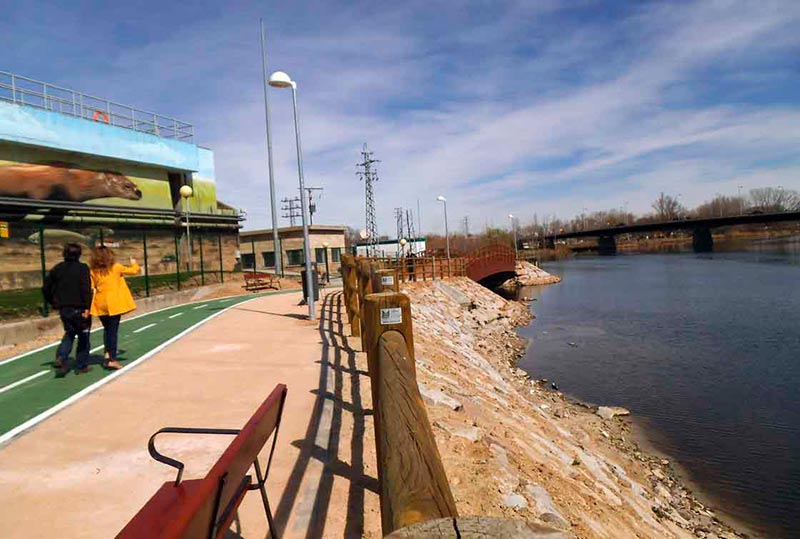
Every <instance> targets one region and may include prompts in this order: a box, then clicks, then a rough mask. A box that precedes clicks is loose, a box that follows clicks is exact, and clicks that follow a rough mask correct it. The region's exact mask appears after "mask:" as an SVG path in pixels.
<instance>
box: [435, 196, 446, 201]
mask: <svg viewBox="0 0 800 539" xmlns="http://www.w3.org/2000/svg"><path fill="white" fill-rule="evenodd" d="M436 200H438V201H439V202H447V199H446V198H444V195H439V196H438V197H436Z"/></svg>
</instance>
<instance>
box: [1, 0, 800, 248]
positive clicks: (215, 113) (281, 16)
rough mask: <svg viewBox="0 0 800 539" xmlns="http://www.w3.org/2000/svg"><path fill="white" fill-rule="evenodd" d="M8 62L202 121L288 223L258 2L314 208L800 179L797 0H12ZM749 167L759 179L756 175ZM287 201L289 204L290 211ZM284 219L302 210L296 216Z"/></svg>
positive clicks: (620, 203) (288, 184)
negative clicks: (367, 174)
mask: <svg viewBox="0 0 800 539" xmlns="http://www.w3.org/2000/svg"><path fill="white" fill-rule="evenodd" d="M0 6H2V12H3V17H2V18H0V70H4V71H10V72H13V73H17V74H20V75H24V76H28V77H32V78H35V79H38V80H43V81H47V82H52V83H54V84H58V85H62V86H66V87H68V88H72V89H75V90H78V91H82V92H85V93H89V94H94V95H99V96H102V97H106V98H108V99H112V100H114V101H117V102H121V103H126V104H130V105H133V106H136V107H138V108H141V109H145V110H153V111H156V112H159V113H161V114H164V115H167V116H174V117H177V118H179V119H182V120H185V121H188V122H190V123H193V124H194V125H195V134H196V140H197V142H198V143H200V144H201V145H203V146H206V147H209V148H211V149H212V150H214V152H215V160H216V178H217V186H218V196H219V198H220V199H221V200H223V201H225V202H226V203H228V204H231V205H233V206H236V207H239V208H244V209H246V210H247V216H248V219H247V222H246V225H245V228H247V229H253V228H265V227H269V226H270V225H271V214H270V211H269V187H268V172H267V153H266V139H265V123H264V97H263V88H262V82H261V58H260V50H259V33H258V32H259V30H258V20H259V18H263V19H264V24H265V28H266V32H267V55H268V64H269V70H270V71H273V70H278V69H280V70H283V71H286V72H288V73H289V74H290V75H291V77H292V78H293V79H294V80H295V81H297V85H298V94H297V95H298V105H299V116H300V129H301V137H302V149H303V157H304V170H305V180H306V185H307V186H318V187H323V188H324V191H323V192H322V195H321V198H320V200H319V202H318V205H317V207H318V213H317V214H316V215H315V222H316V223H326V224H346V225H350V226H353V227H356V228H363V227H364V184H363V182H361V181H359V179H358V177H357V176H356V166H355V165H356V163H357V162H358V161H359V160H360V153H359V152H360V150H361V147H362V145H363V144H364V143H365V142H366V143H367V144H368V145H369V147H370V149H371V150H373V151H374V157H375V158H376V159H379V160H380V163H379V164H378V173H379V177H380V179H379V181H378V182H377V184H376V185H375V198H376V206H377V216H378V225H379V226H378V227H379V232H380V233H382V234H389V235H394V231H395V222H394V208H396V207H405V208H411V209H412V210H414V213H416V209H417V201H419V207H420V210H421V211H420V215H419V217H420V221H421V223H417V229H418V230H421V231H422V232H423V233H433V232H439V233H441V232H442V231H443V229H444V224H443V215H442V207H441V205H440V204H438V203H437V202H436V197H437V196H438V195H444V196H446V197H447V211H448V217H449V222H450V228H451V231H453V230H459V229H461V226H462V220H463V218H464V217H465V216H467V217H469V222H470V229H471V231H472V232H476V231H480V230H481V229H483V228H484V227H485V226H502V227H505V226H508V222H509V219H508V214H509V213H513V214H514V215H515V216H517V217H518V218H519V219H520V222H521V223H522V224H525V223H527V222H530V221H532V219H533V216H534V214H536V215H538V217H539V219H540V220H541V219H542V218H543V217H545V216H554V215H555V216H558V217H561V218H570V217H572V216H574V215H576V214H579V213H581V212H582V211H584V209H585V210H586V211H589V212H591V211H595V210H608V209H614V208H626V209H627V210H629V211H632V212H636V213H645V212H648V211H650V210H651V207H650V205H651V203H652V201H653V200H654V199H655V198H656V197H657V196H658V194H659V193H660V192H665V193H667V194H671V195H673V196H679V200H680V201H681V202H682V203H683V204H684V205H686V206H689V207H691V206H694V205H696V204H699V203H701V202H703V201H704V200H707V199H710V198H712V197H714V196H715V195H716V194H717V193H720V194H725V195H736V194H737V193H738V192H739V189H741V190H742V191H743V192H745V193H746V192H747V191H748V190H749V189H753V188H757V187H764V186H776V187H777V186H782V187H784V188H786V189H798V190H800V153H799V152H798V148H799V147H800V73H798V70H799V69H800V54H798V53H799V52H800V32H798V31H797V28H798V27H800V2H797V1H795V0H786V1H769V0H759V1H753V2H744V1H732V0H730V1H729V0H724V1H723V0H720V1H715V0H707V1H702V2H691V1H685V2H683V1H670V2H619V1H608V2H602V1H582V0H563V1H559V0H541V1H499V0H497V1H488V0H487V1H477V0H476V1H473V2H458V1H450V2H439V1H436V0H427V1H415V0H411V1H406V2H391V3H390V2H374V1H373V2H334V1H318V2H304V1H296V2H236V1H227V2H219V1H217V2H207V1H203V0H194V1H192V2H163V1H158V2H157V1H151V0H138V1H137V0H131V1H127V2H93V1H84V0H69V1H67V0H63V1H53V2H39V1H36V0H26V1H24V2H17V1H16V0H0ZM269 95H270V97H269V98H270V111H271V117H272V135H273V136H272V139H273V149H274V166H275V180H276V191H277V196H278V198H279V199H280V198H283V197H288V196H296V194H297V189H298V187H297V186H298V182H297V161H296V159H297V158H296V153H295V144H294V127H293V120H292V102H291V92H290V91H288V90H280V89H271V90H270V94H269ZM740 186H741V187H740ZM279 213H280V212H279ZM279 223H280V224H282V225H285V224H288V223H287V222H286V220H284V219H280V220H279Z"/></svg>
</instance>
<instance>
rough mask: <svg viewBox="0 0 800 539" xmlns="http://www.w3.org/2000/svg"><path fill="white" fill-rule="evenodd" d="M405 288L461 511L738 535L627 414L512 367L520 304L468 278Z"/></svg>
mask: <svg viewBox="0 0 800 539" xmlns="http://www.w3.org/2000/svg"><path fill="white" fill-rule="evenodd" d="M522 269H523V270H524V271H523V273H532V272H533V270H531V269H530V268H525V267H523V268H522ZM542 273H543V272H542V270H537V271H536V272H535V274H536V276H537V277H539V278H544V277H546V276H545V275H543V274H542ZM556 279H557V278H556V277H551V278H550V279H545V280H549V281H551V282H553V281H556ZM403 291H404V292H405V293H406V294H408V295H409V296H410V298H411V305H412V313H413V317H414V334H415V344H416V355H417V379H418V381H419V384H420V391H421V393H422V396H423V399H424V400H425V401H426V404H427V407H428V413H429V417H430V420H431V422H432V423H433V428H434V433H435V435H436V441H437V444H438V447H439V451H440V453H441V455H442V460H443V463H444V466H445V469H446V472H447V475H448V478H449V481H450V484H451V487H452V491H453V495H454V496H455V500H456V504H457V507H458V509H459V512H460V514H462V515H482V516H494V517H505V518H520V519H525V520H529V521H534V522H540V523H543V524H547V525H549V526H552V527H555V528H558V529H560V530H562V531H563V537H577V538H587V539H588V538H615V539H617V538H628V537H630V538H634V537H635V538H653V539H656V538H658V539H662V538H689V537H701V538H706V539H733V538H738V537H745V535H743V534H742V533H741V532H739V531H737V530H734V529H733V528H731V527H730V526H728V525H726V524H725V523H723V522H722V521H720V520H719V519H718V518H717V516H716V515H715V513H714V512H713V511H712V510H711V509H710V508H708V507H706V506H704V505H703V504H702V503H701V502H699V501H698V500H697V499H696V498H695V496H694V495H693V494H692V492H690V491H689V490H688V489H687V488H686V486H684V485H683V484H682V483H681V482H680V480H679V479H678V478H677V476H676V473H675V471H674V470H673V469H672V467H671V464H670V462H669V460H667V459H664V458H662V457H657V456H654V455H650V454H647V453H645V452H644V451H642V449H641V448H640V447H639V445H638V444H637V443H636V441H635V440H634V439H633V434H632V429H631V425H630V424H629V423H628V422H627V421H626V420H624V419H621V418H620V415H621V414H626V413H627V410H624V409H618V408H614V407H601V408H600V409H595V408H592V407H589V406H586V405H584V404H581V403H579V402H574V401H572V400H570V399H568V398H567V397H565V396H564V395H563V394H562V393H560V392H558V391H555V390H552V389H551V388H550V387H549V386H548V384H547V383H546V381H541V380H533V379H531V378H529V376H528V375H527V374H526V373H525V372H524V371H522V370H521V369H519V368H517V367H516V365H515V363H516V361H517V359H519V358H520V357H521V356H522V355H523V353H524V349H525V342H524V341H523V340H522V339H520V338H519V337H518V336H517V335H516V332H515V328H516V327H518V326H520V325H522V324H526V323H528V322H530V320H531V318H532V314H531V312H530V310H529V309H528V308H527V307H526V306H525V305H523V304H522V303H518V302H515V301H507V300H505V299H503V298H501V297H500V296H498V295H497V294H495V293H493V292H491V291H490V290H488V289H486V288H484V287H482V286H481V285H479V284H477V283H475V282H473V281H470V280H469V279H467V278H456V279H451V280H448V281H446V282H445V281H434V282H415V283H407V284H406V286H405V287H404V290H403Z"/></svg>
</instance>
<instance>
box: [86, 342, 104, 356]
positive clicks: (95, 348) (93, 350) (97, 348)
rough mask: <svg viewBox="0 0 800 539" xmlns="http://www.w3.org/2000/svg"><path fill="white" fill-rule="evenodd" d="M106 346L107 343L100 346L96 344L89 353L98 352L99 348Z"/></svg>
mask: <svg viewBox="0 0 800 539" xmlns="http://www.w3.org/2000/svg"><path fill="white" fill-rule="evenodd" d="M105 346H106V345H105V344H101V345H100V346H95V347H94V348H92V349H91V350H89V353H90V354H93V353H95V352H97V351H98V350H100V349H101V348H105Z"/></svg>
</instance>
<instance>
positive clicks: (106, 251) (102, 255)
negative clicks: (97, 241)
mask: <svg viewBox="0 0 800 539" xmlns="http://www.w3.org/2000/svg"><path fill="white" fill-rule="evenodd" d="M113 265H114V251H112V250H111V249H110V248H109V247H106V246H105V245H99V246H97V247H95V248H94V249H93V250H92V258H91V261H90V262H89V266H90V267H91V268H92V269H93V270H97V271H100V272H101V273H106V272H108V271H109V270H110V269H111V266H113Z"/></svg>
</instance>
